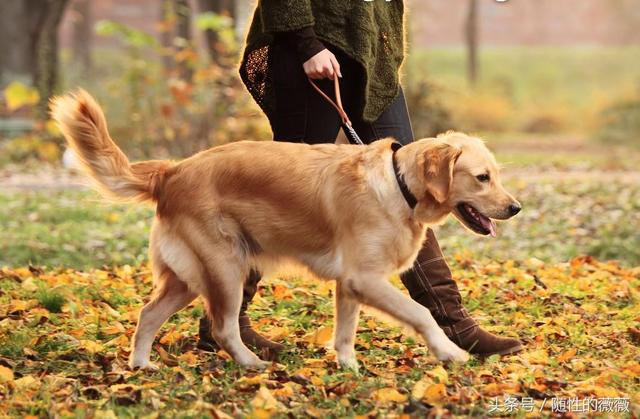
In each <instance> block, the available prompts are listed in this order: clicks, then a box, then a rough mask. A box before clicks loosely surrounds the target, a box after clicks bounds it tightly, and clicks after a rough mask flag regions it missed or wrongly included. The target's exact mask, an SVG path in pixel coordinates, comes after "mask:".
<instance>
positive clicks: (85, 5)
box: [69, 0, 93, 78]
mask: <svg viewBox="0 0 640 419" xmlns="http://www.w3.org/2000/svg"><path fill="white" fill-rule="evenodd" d="M91 8H92V7H91V0H74V1H72V2H71V6H70V10H69V12H70V13H71V19H72V24H71V32H72V35H71V59H72V60H73V63H74V64H75V65H76V66H77V67H78V69H79V73H80V74H81V76H82V78H85V77H86V76H87V74H88V73H89V71H90V70H91V63H92V61H91V40H92V37H93V25H92V16H91Z"/></svg>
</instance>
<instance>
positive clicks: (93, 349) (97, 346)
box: [80, 340, 103, 355]
mask: <svg viewBox="0 0 640 419" xmlns="http://www.w3.org/2000/svg"><path fill="white" fill-rule="evenodd" d="M80 348H81V349H84V350H85V351H87V352H89V353H90V354H92V355H93V354H96V353H98V352H100V351H102V349H103V347H102V344H101V343H100V342H95V341H93V340H81V341H80Z"/></svg>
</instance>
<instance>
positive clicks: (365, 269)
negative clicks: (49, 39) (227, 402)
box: [52, 91, 520, 369]
mask: <svg viewBox="0 0 640 419" xmlns="http://www.w3.org/2000/svg"><path fill="white" fill-rule="evenodd" d="M52 115H53V118H54V119H55V120H56V121H57V122H58V124H59V126H60V128H61V130H62V132H63V134H64V136H65V137H66V139H67V141H68V142H69V145H70V146H71V148H72V149H73V150H74V151H75V153H76V154H77V156H78V157H79V160H80V162H81V164H82V166H83V167H84V169H85V170H86V171H87V173H88V174H89V175H90V176H91V177H92V178H93V180H94V181H95V183H96V184H97V187H98V189H99V190H100V191H101V192H102V193H104V195H106V196H108V197H111V198H115V199H120V200H134V201H151V202H153V203H155V206H156V216H155V219H154V222H153V228H152V231H151V238H150V246H149V247H150V259H151V267H152V272H153V276H154V291H153V295H152V297H151V301H150V302H149V303H148V304H146V305H145V306H144V307H143V308H142V311H141V312H140V317H139V320H138V324H137V328H136V331H135V334H134V337H133V341H132V353H131V357H130V360H129V364H130V366H131V367H132V368H135V367H139V368H148V369H154V368H157V367H156V366H155V365H153V364H152V363H151V362H150V360H149V356H150V352H151V346H152V343H153V340H154V338H155V335H156V333H157V332H158V329H159V328H160V327H161V326H162V324H163V323H164V322H165V321H166V320H167V319H168V318H169V317H170V316H171V315H173V314H174V313H176V312H177V311H179V310H180V309H182V308H184V307H185V306H187V305H188V304H189V303H190V302H191V301H192V300H193V299H195V298H196V297H197V296H201V297H202V298H203V300H204V303H205V307H206V310H207V312H208V314H209V315H210V316H211V318H212V319H213V322H212V323H213V336H214V338H215V339H216V341H217V342H218V343H219V344H220V345H221V346H222V347H223V348H224V349H225V350H226V351H227V352H228V353H229V354H230V355H231V356H232V357H233V359H234V360H236V361H237V362H238V363H240V364H241V365H243V366H246V367H258V368H259V367H264V366H265V362H264V361H262V360H260V358H258V356H256V355H255V354H254V353H253V352H251V351H250V350H249V349H248V348H247V347H246V346H245V345H244V343H243V342H242V340H241V339H240V331H239V326H238V313H239V310H240V304H241V301H242V287H243V281H244V279H245V278H246V277H247V273H248V272H249V269H250V268H252V267H255V268H258V269H261V270H263V271H264V270H265V269H268V268H269V267H272V266H273V264H274V263H278V262H282V261H294V262H296V263H300V264H302V265H304V266H306V267H308V268H309V269H310V270H311V271H312V272H314V273H315V274H317V275H318V276H319V277H322V278H328V279H335V280H336V295H335V311H336V328H335V330H336V332H335V349H336V351H337V358H338V361H339V362H340V364H341V365H342V366H344V367H347V368H357V362H356V357H355V352H354V339H355V333H356V328H357V324H358V316H359V312H360V305H361V304H366V305H368V306H371V307H374V308H375V309H378V310H380V311H382V312H384V313H387V314H388V315H390V316H392V317H394V318H395V319H397V320H399V321H401V322H403V323H405V324H407V325H409V326H411V327H413V329H415V330H416V331H417V333H419V334H420V335H421V336H422V337H423V338H424V340H425V341H426V343H427V345H428V347H429V348H430V350H431V351H433V353H434V354H435V355H436V356H437V358H438V359H440V360H453V361H460V362H464V361H466V360H467V359H468V356H469V355H468V354H467V352H465V351H464V350H462V349H460V348H459V347H458V346H456V345H455V344H454V343H453V342H451V340H449V338H448V337H447V336H446V335H445V334H444V332H443V331H442V329H441V328H440V327H438V324H437V323H436V322H435V320H434V319H433V317H432V316H431V313H430V312H429V310H428V309H426V308H425V307H423V306H421V305H420V304H418V303H416V302H415V301H413V300H412V299H411V298H409V297H408V296H406V295H405V294H403V293H402V292H400V291H399V290H398V289H396V288H395V287H394V286H393V285H392V284H391V283H390V282H389V281H388V278H389V277H390V276H391V275H393V274H397V273H400V272H403V271H404V270H406V269H409V268H410V267H411V266H412V264H413V262H414V259H415V258H416V256H417V253H418V250H419V249H420V247H421V246H422V243H423V241H424V238H425V230H426V228H427V227H428V226H431V225H434V224H438V223H441V222H442V221H443V220H444V219H445V218H446V217H447V215H448V214H450V213H452V214H453V215H454V216H455V217H456V218H457V219H458V220H460V222H461V223H462V224H463V225H465V226H466V227H467V228H469V229H470V230H472V231H473V232H475V233H479V234H484V235H487V234H492V235H495V224H494V222H493V219H507V218H509V217H511V216H512V215H514V214H515V213H516V212H517V211H518V210H519V209H520V205H519V204H518V202H517V201H516V200H515V199H514V198H513V197H512V196H511V195H510V194H509V193H507V192H506V191H505V189H504V188H503V187H502V185H501V183H500V177H499V173H498V166H497V165H496V162H495V159H494V157H493V156H492V154H491V153H490V152H489V150H488V149H487V148H486V147H485V145H484V143H483V142H482V141H481V140H479V139H477V138H472V137H469V136H466V135H464V134H459V133H449V134H446V135H444V136H441V137H438V138H435V139H423V140H419V141H416V142H413V143H411V144H409V145H406V146H404V147H401V148H399V149H397V151H394V150H395V147H393V150H392V144H393V141H392V140H391V139H384V140H380V141H376V142H374V143H372V144H370V145H367V146H361V145H335V144H322V145H308V144H298V143H282V142H271V141H269V142H251V141H240V142H236V143H231V144H226V145H222V146H218V147H214V148H212V149H209V150H207V151H203V152H201V153H198V154H196V155H194V156H192V157H190V158H187V159H185V160H182V161H180V162H169V161H144V162H140V163H134V164H131V163H129V161H128V159H127V157H126V156H125V155H124V154H123V153H122V151H121V150H120V149H119V148H118V147H117V146H116V144H115V143H114V142H113V140H112V139H111V137H110V136H109V133H108V131H107V123H106V120H105V117H104V114H103V112H102V110H101V109H100V107H99V105H98V104H97V103H96V102H95V101H94V100H93V98H92V97H91V96H90V95H89V94H87V93H86V92H84V91H79V92H77V93H74V94H69V95H66V96H63V97H58V98H56V99H54V100H52ZM394 153H395V154H394ZM394 162H395V164H396V165H397V166H396V167H397V171H398V172H399V175H396V170H394ZM402 179H403V180H404V183H405V185H406V187H407V188H408V190H409V191H410V193H411V194H412V195H413V196H414V197H415V199H416V200H417V205H416V206H415V207H414V208H412V207H411V206H410V205H409V204H408V201H407V200H405V198H404V196H403V194H402V193H401V189H400V184H401V183H400V182H402Z"/></svg>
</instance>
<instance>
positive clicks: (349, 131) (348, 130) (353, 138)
mask: <svg viewBox="0 0 640 419" xmlns="http://www.w3.org/2000/svg"><path fill="white" fill-rule="evenodd" d="M307 80H309V83H311V86H313V88H314V89H316V91H317V92H318V93H320V95H321V96H322V97H323V98H325V100H326V101H327V102H329V104H331V106H333V107H334V108H335V109H336V111H338V115H340V119H342V123H341V126H342V130H343V131H344V133H345V135H346V136H347V138H348V139H349V141H350V142H352V143H356V144H360V145H364V142H362V140H361V139H360V137H359V136H358V134H357V133H356V131H355V130H354V129H353V125H352V124H351V120H350V119H349V116H348V115H347V113H346V112H345V110H344V107H343V106H342V98H341V97H340V80H338V76H337V75H335V76H334V77H333V84H334V88H335V95H336V101H335V102H334V101H333V100H332V99H331V98H330V97H329V96H328V95H327V94H326V93H325V92H323V91H322V89H320V88H319V87H318V85H317V84H316V83H315V82H314V81H313V80H311V78H309V77H307ZM336 102H337V103H336Z"/></svg>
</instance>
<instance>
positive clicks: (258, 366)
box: [240, 359, 271, 371]
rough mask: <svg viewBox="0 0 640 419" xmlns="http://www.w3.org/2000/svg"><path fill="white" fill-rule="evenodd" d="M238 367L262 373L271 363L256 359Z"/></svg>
mask: <svg viewBox="0 0 640 419" xmlns="http://www.w3.org/2000/svg"><path fill="white" fill-rule="evenodd" d="M240 365H242V366H243V367H244V368H250V369H254V370H260V371H262V370H264V369H266V368H267V367H268V366H269V365H271V362H267V361H263V360H261V359H257V360H256V361H251V362H245V363H241V364H240Z"/></svg>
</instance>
